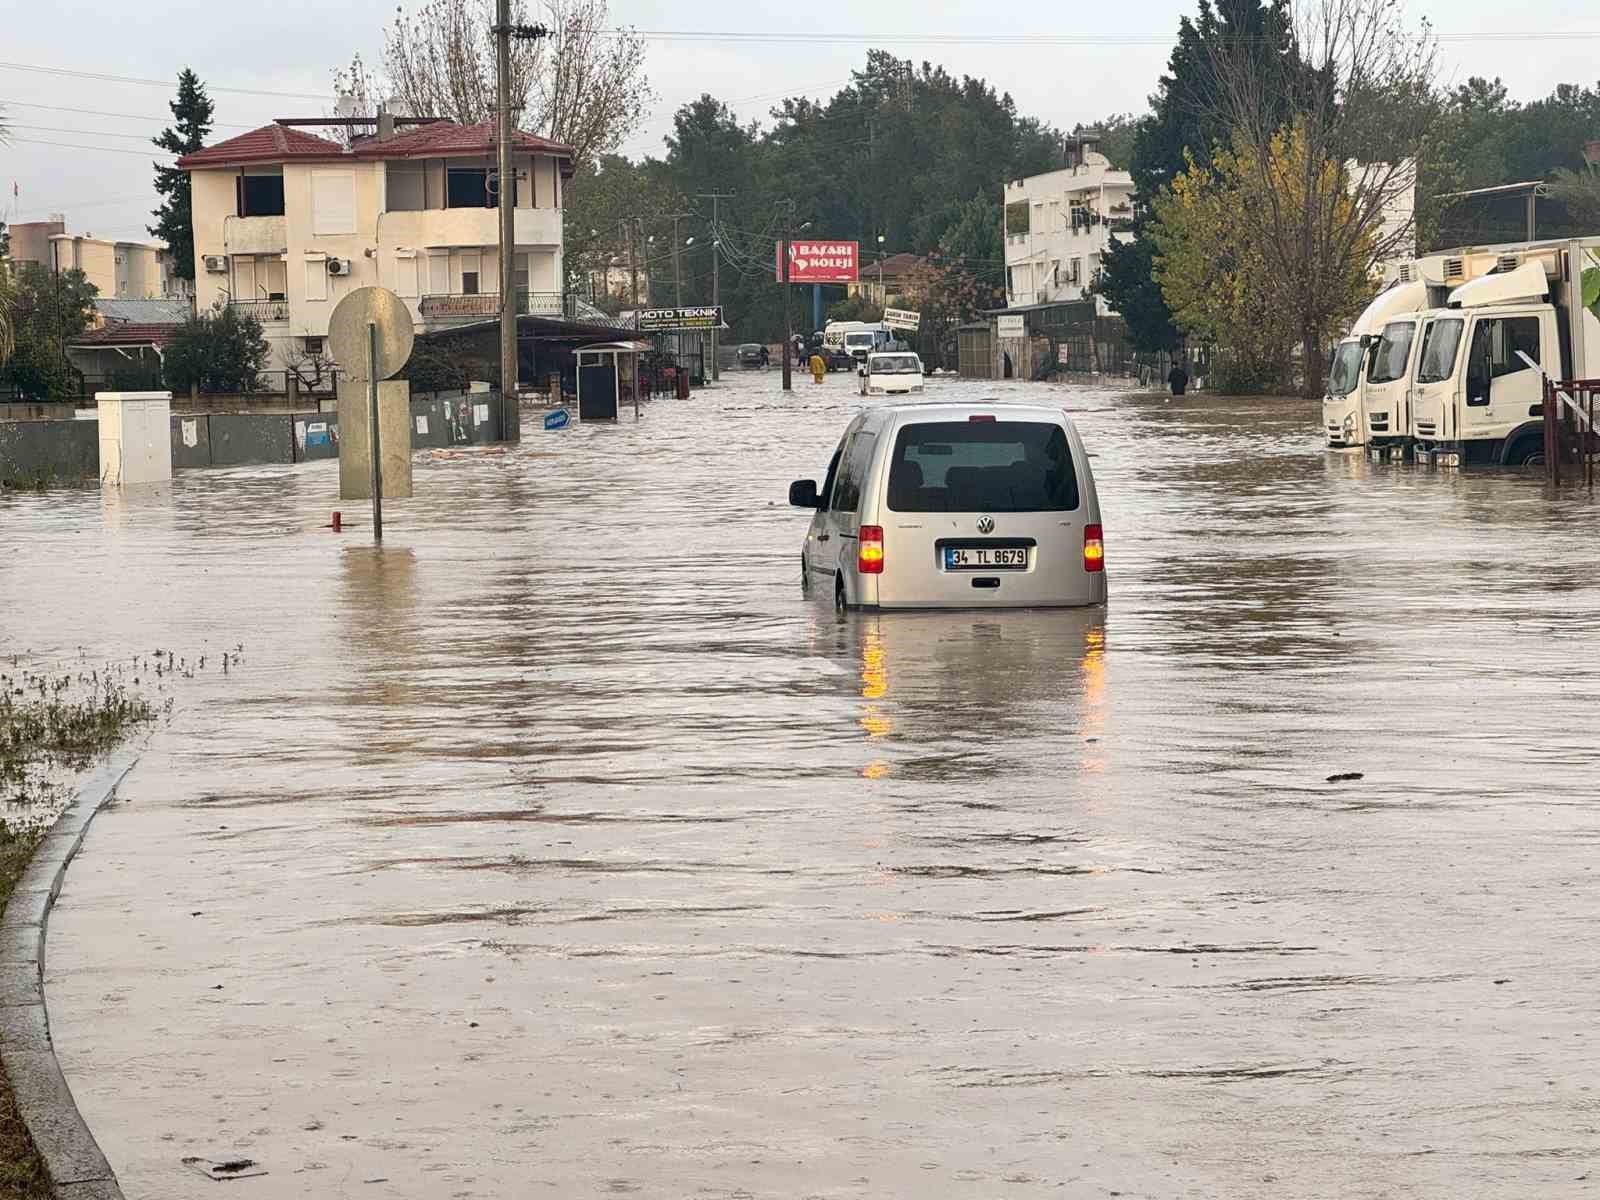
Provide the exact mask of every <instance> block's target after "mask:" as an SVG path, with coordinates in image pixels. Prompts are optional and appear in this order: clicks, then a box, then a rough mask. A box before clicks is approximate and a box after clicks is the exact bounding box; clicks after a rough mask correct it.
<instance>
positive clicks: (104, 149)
mask: <svg viewBox="0 0 1600 1200" xmlns="http://www.w3.org/2000/svg"><path fill="white" fill-rule="evenodd" d="M11 140H12V141H14V142H26V143H27V144H28V145H30V146H58V147H61V148H62V149H66V150H98V151H100V153H102V154H132V155H135V156H136V157H138V158H150V157H152V156H153V157H156V158H172V159H175V158H177V155H175V154H168V153H167V152H166V151H165V150H157V149H155V148H154V147H151V149H150V150H149V152H146V151H143V150H124V149H122V147H120V146H84V145H81V144H80V143H78V142H52V141H46V140H45V139H44V138H30V137H18V138H12V139H11Z"/></svg>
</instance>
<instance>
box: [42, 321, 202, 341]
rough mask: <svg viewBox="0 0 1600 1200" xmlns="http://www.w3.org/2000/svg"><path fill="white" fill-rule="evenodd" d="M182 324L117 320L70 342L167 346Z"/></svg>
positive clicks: (82, 334) (80, 335)
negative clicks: (155, 323) (148, 323)
mask: <svg viewBox="0 0 1600 1200" xmlns="http://www.w3.org/2000/svg"><path fill="white" fill-rule="evenodd" d="M180 328H181V326H178V325H147V324H140V323H138V322H134V321H115V322H111V323H109V324H107V325H104V326H102V327H101V328H99V329H90V330H88V331H86V332H84V333H81V334H79V335H78V336H77V337H75V338H73V339H71V341H70V342H69V343H68V344H69V345H73V346H165V345H166V344H167V343H168V342H170V341H171V340H172V339H173V336H174V335H175V334H176V333H177V332H178V330H179V329H180Z"/></svg>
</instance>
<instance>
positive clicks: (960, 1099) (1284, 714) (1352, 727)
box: [0, 371, 1600, 1200]
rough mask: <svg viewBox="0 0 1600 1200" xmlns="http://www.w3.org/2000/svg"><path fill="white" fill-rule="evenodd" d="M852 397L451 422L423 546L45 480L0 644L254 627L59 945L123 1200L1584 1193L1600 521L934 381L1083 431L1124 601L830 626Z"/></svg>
mask: <svg viewBox="0 0 1600 1200" xmlns="http://www.w3.org/2000/svg"><path fill="white" fill-rule="evenodd" d="M853 384H854V380H853V379H852V378H849V377H846V376H832V377H830V378H829V380H828V383H827V385H826V386H825V387H822V388H816V387H813V386H812V385H811V384H810V383H809V382H808V381H804V380H803V379H802V378H801V377H799V376H797V377H796V384H795V391H794V393H793V397H792V398H787V397H785V396H784V395H783V394H782V393H781V392H780V391H779V385H778V373H777V372H776V371H772V372H770V373H755V374H744V375H741V374H739V373H732V374H730V375H728V376H726V377H725V380H724V384H723V386H721V387H720V388H718V389H715V390H707V391H703V392H699V393H696V394H695V396H694V397H693V398H692V399H691V400H688V401H669V400H661V401H657V402H655V403H654V404H653V405H652V406H649V407H647V409H646V413H645V418H644V420H643V421H642V422H641V423H639V424H637V425H636V424H634V423H633V422H632V420H631V419H629V418H625V419H624V420H623V421H622V422H621V423H620V424H619V425H617V426H615V427H609V426H585V427H581V428H572V429H568V430H565V431H561V432H557V433H543V432H540V431H536V423H535V422H533V421H531V420H529V421H527V422H525V428H527V429H529V430H530V431H532V432H530V433H529V434H528V436H527V438H526V440H525V441H524V442H523V443H522V445H521V446H520V447H517V448H515V449H513V450H511V451H510V452H508V453H504V454H494V453H484V452H482V451H468V452H463V453H460V454H459V455H449V454H440V453H438V452H435V453H433V454H432V455H430V454H427V453H419V455H418V457H417V460H416V480H415V484H416V497H417V498H416V499H414V500H409V501H398V502H391V503H388V504H386V505H385V514H384V515H385V535H386V538H385V542H384V545H383V548H382V549H381V550H376V549H374V548H372V546H371V545H370V542H369V539H368V536H367V535H368V531H367V529H366V528H365V524H366V521H367V520H368V516H367V514H366V513H365V511H364V506H363V505H361V504H360V503H349V504H345V505H342V506H341V505H340V503H339V501H338V500H337V499H336V497H337V491H338V470H337V463H335V462H322V463H313V464H306V465H302V466H297V467H287V466H285V467H257V468H235V469H230V470H217V471H210V472H202V471H190V472H185V473H181V474H180V475H179V476H178V477H177V478H176V480H175V481H174V483H173V485H172V488H171V490H170V492H169V493H167V494H165V495H163V496H160V497H157V498H149V499H144V500H138V501H131V502H121V501H117V500H114V499H112V498H105V499H103V498H102V496H101V495H100V494H99V493H98V492H64V493H63V492H55V493H46V494H42V495H23V496H15V495H5V496H0V550H3V559H0V562H3V565H0V611H3V612H4V613H5V614H6V616H5V617H4V625H3V628H4V630H5V637H4V648H5V650H6V651H7V653H15V654H21V655H24V656H26V657H27V658H28V659H30V660H32V661H37V662H50V661H56V660H75V659H76V658H77V657H78V656H79V655H80V653H81V654H84V655H87V656H88V657H89V658H90V659H95V658H98V659H101V660H104V659H107V658H124V659H125V658H128V657H130V656H132V655H133V654H134V653H135V652H141V653H145V654H148V653H150V652H153V651H154V650H156V649H157V648H162V649H170V650H171V651H173V652H174V653H176V654H178V655H180V656H187V657H188V658H190V659H194V658H196V657H197V656H199V655H201V654H206V655H209V656H211V657H212V660H213V662H214V660H215V659H216V658H219V657H220V655H221V654H222V652H223V651H224V650H225V649H226V650H230V651H231V650H232V649H233V648H234V647H235V646H236V645H242V647H243V661H242V662H241V663H240V664H238V665H237V666H234V667H231V668H230V670H229V672H228V673H227V674H226V675H221V674H219V673H218V672H217V671H216V670H215V669H208V670H207V671H205V672H203V673H200V674H199V675H197V677H196V678H195V679H193V680H178V681H176V682H175V683H174V684H173V685H172V687H171V693H172V694H173V695H174V696H175V697H176V699H177V708H176V710H175V712H174V714H173V717H172V719H171V721H170V722H169V723H167V724H166V725H165V726H163V727H162V729H161V730H160V731H159V732H158V733H157V734H156V735H155V736H154V737H153V739H152V741H151V743H150V745H149V747H148V749H147V750H146V751H145V754H144V757H143V759H142V760H141V762H140V764H139V765H138V767H137V768H136V769H135V770H134V772H133V773H132V775H131V776H129V778H128V780H127V782H126V783H125V784H124V786H123V788H122V791H121V797H122V799H121V801H119V802H118V803H117V804H116V805H115V806H114V807H113V808H111V809H109V810H107V811H106V812H105V813H104V814H102V815H101V816H100V817H99V818H97V820H96V821H95V823H94V825H93V826H92V827H91V829H90V832H89V836H88V840H87V841H86V843H85V845H84V850H83V853H82V855H81V856H80V857H79V858H78V859H77V860H76V861H75V863H74V864H73V866H72V868H71V870H70V871H69V873H68V875H67V879H66V886H65V889H64V891H63V893H62V899H61V904H60V907H58V908H57V910H56V911H55V914H54V915H53V916H52V918H51V922H50V937H49V947H48V963H47V977H46V986H47V990H48V1002H49V1011H50V1021H51V1028H52V1032H53V1034H54V1038H55V1043H56V1049H57V1052H58V1054H59V1056H60V1059H61V1064H62V1069H63V1071H64V1072H65V1074H66V1077H67V1079H68V1081H69V1083H70V1084H71V1086H72V1089H73V1092H74V1094H75V1096H76V1098H77V1100H78V1103H79V1105H80V1107H81V1109H82V1111H83V1113H84V1116H85V1118H86V1120H87V1122H88V1124H89V1126H90V1128H91V1129H92V1130H93V1131H94V1132H95V1134H96V1136H97V1137H98V1139H99V1141H100V1143H101V1145H102V1147H103V1148H104V1150H105V1152H106V1155H107V1157H108V1158H109V1160H110V1162H111V1165H112V1166H113V1167H114V1168H115V1169H116V1171H117V1173H118V1175H119V1177H120V1179H121V1182H122V1186H123V1188H124V1190H125V1192H126V1194H127V1195H128V1197H129V1198H130V1200H188V1198H190V1197H210V1196H213V1195H215V1194H217V1189H218V1188H219V1186H220V1187H222V1188H223V1189H224V1190H226V1191H228V1192H229V1193H230V1195H231V1194H233V1193H235V1192H237V1194H238V1195H240V1196H245V1197H249V1198H250V1200H287V1198H289V1197H306V1196H315V1197H323V1196H345V1195H349V1196H362V1197H406V1198H416V1200H422V1198H429V1200H431V1198H434V1197H524V1196H551V1197H572V1196H604V1195H613V1194H638V1195H642V1196H649V1197H680V1196H681V1197H688V1196H696V1197H719V1198H723V1197H725V1198H733V1197H774V1198H777V1197H818V1198H824V1197H825V1198H829V1200H832V1198H835V1197H861V1198H867V1197H873V1198H880V1197H907V1198H910V1197H931V1196H938V1197H971V1198H974V1200H980V1198H988V1197H994V1196H1002V1195H1004V1196H1016V1197H1025V1198H1032V1197H1044V1196H1072V1197H1076V1196H1110V1195H1122V1196H1140V1197H1161V1198H1166V1197H1175V1196H1193V1197H1229V1198H1239V1197H1262V1198H1267V1197H1272V1198H1281V1197H1286V1196H1287V1197H1437V1196H1450V1197H1504V1196H1508V1195H1539V1196H1580V1195H1592V1194H1593V1192H1594V1189H1595V1188H1596V1186H1597V1184H1596V1180H1600V1163H1597V1162H1596V1158H1597V1156H1600V1093H1597V1092H1596V1091H1595V1090H1594V1089H1595V1088H1596V1087H1597V1086H1600V1085H1597V1084H1596V1083H1595V1079H1596V1077H1597V1075H1600V1047H1597V1044H1596V1038H1595V1032H1594V1020H1595V1016H1594V1010H1595V998H1594V996H1595V990H1594V984H1593V967H1594V964H1595V962H1596V958H1597V952H1600V933H1597V932H1596V931H1597V928H1600V922H1597V919H1596V918H1597V917H1600V887H1597V882H1600V881H1597V878H1596V873H1595V872H1596V863H1597V862H1600V854H1597V851H1600V801H1597V795H1600V759H1597V756H1596V751H1595V749H1594V729H1595V725H1596V720H1597V714H1600V707H1597V705H1600V655H1597V654H1596V650H1597V648H1600V636H1597V634H1596V626H1595V620H1596V618H1595V614H1596V612H1597V611H1600V576H1597V571H1596V562H1597V557H1600V553H1597V552H1600V542H1597V540H1596V537H1595V530H1596V528H1597V521H1600V504H1597V502H1596V501H1594V500H1593V499H1591V498H1590V497H1589V495H1588V494H1587V493H1585V492H1581V491H1577V490H1570V491H1566V492H1563V493H1562V494H1561V495H1559V496H1555V495H1553V494H1552V493H1550V492H1548V491H1547V489H1546V488H1545V486H1544V484H1543V482H1542V480H1541V479H1539V478H1533V477H1528V478H1523V477H1516V476H1507V475H1500V474H1466V475H1457V474H1454V473H1429V472H1426V471H1418V470H1414V469H1412V468H1410V467H1389V466H1369V465H1367V464H1365V463H1364V462H1363V461H1362V460H1361V459H1359V458H1357V457H1354V456H1350V455H1343V456H1341V455H1338V454H1333V455H1330V454H1327V453H1326V452H1324V451H1323V450H1322V449H1321V448H1320V445H1319V443H1318V441H1317V425H1318V415H1319V411H1320V409H1319V405H1318V404H1317V403H1316V402H1310V403H1308V402H1302V401H1282V400H1279V401H1260V400H1236V399H1228V398H1214V397H1206V396H1189V397H1186V398H1183V399H1180V400H1176V401H1172V402H1168V401H1167V400H1166V399H1165V398H1164V397H1161V396H1151V395H1147V394H1138V393H1135V392H1130V391H1125V390H1120V389H1113V388H1104V389H1093V388H1086V387H1076V388H1052V387H1047V386H1045V385H1024V384H1014V383H995V384H986V383H980V382H977V381H961V382H956V381H948V382H944V381H937V382H935V383H934V384H932V385H931V386H930V388H929V391H930V398H932V397H933V396H950V397H955V396H964V397H978V396H988V395H999V396H1009V397H1012V398H1017V399H1022V398H1027V399H1030V400H1034V399H1038V398H1041V397H1050V398H1056V399H1059V400H1060V401H1061V402H1062V403H1064V404H1065V405H1066V406H1067V407H1068V408H1069V409H1071V410H1072V411H1073V413H1074V419H1075V420H1076V421H1077V423H1078V426H1079V428H1080V430H1081V431H1082V434H1083V437H1084V440H1085V442H1086V443H1087V445H1088V448H1089V450H1090V452H1091V453H1092V454H1094V455H1096V456H1097V457H1096V458H1095V460H1094V461H1095V471H1096V476H1097V482H1098V487H1099V494H1100V500H1101V505H1102V507H1103V509H1104V514H1105V529H1106V543H1107V559H1108V578H1109V581H1110V594H1111V600H1110V603H1109V605H1108V606H1107V607H1106V608H1105V609H1103V610H1088V611H1063V612H993V613H987V614H985V613H944V614H903V615H887V614H886V615H883V616H876V615H871V614H860V613H852V614H849V615H845V616H842V617H841V616H836V615H835V613H834V612H833V610H832V606H831V603H830V602H829V600H828V598H827V597H819V598H809V599H808V598H807V597H806V596H804V595H803V594H802V592H801V589H800V569H799V552H800V546H801V540H802V538H803V535H804V530H805V526H806V520H807V516H806V514H805V513H803V512H801V511H800V510H797V509H792V508H790V507H789V506H788V505H787V504H786V503H785V502H784V500H785V496H786V491H787V485H788V483H789V481H790V480H791V479H796V478H803V477H817V478H821V476H822V475H823V473H824V471H825V468H826V466H827V461H828V456H829V455H830V453H831V452H832V449H833V447H834V445H835V443H836V442H837V439H838V437H839V434H840V432H841V431H842V430H843V428H844V425H845V423H846V422H847V420H848V419H849V417H850V415H851V414H852V413H854V412H855V411H856V409H857V405H858V404H859V403H862V401H861V398H860V397H858V396H857V395H856V392H855V388H854V386H853ZM336 507H342V508H343V509H344V512H345V517H346V519H347V522H348V521H355V522H359V524H360V526H361V527H360V528H357V529H354V530H348V529H347V531H346V532H345V533H343V534H334V533H332V532H331V531H328V530H325V529H322V528H320V527H321V526H322V525H324V524H325V523H326V522H327V521H328V514H329V512H330V511H331V510H332V509H334V508H336ZM1354 772H1359V773H1361V774H1362V776H1363V778H1360V779H1356V780H1347V781H1344V782H1338V783H1330V782H1327V778H1328V776H1330V775H1336V774H1345V773H1354ZM188 1156H198V1157H201V1158H206V1159H212V1160H222V1159H227V1158H237V1157H249V1158H253V1159H255V1160H256V1161H258V1162H259V1163H260V1164H261V1166H262V1167H264V1168H265V1169H266V1171H267V1174H266V1175H264V1176H260V1177H257V1178H252V1179H248V1180H241V1181H239V1182H237V1183H232V1184H226V1185H219V1184H217V1183H214V1182H211V1181H209V1180H206V1179H204V1178H202V1177H201V1176H200V1175H199V1174H196V1173H194V1172H193V1171H190V1170H188V1169H186V1168H185V1167H184V1166H183V1165H182V1159H183V1158H185V1157H188Z"/></svg>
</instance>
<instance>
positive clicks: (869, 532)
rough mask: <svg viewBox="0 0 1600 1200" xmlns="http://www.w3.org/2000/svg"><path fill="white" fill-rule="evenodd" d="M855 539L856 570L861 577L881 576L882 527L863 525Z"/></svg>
mask: <svg viewBox="0 0 1600 1200" xmlns="http://www.w3.org/2000/svg"><path fill="white" fill-rule="evenodd" d="M856 537H857V542H856V570H858V571H860V572H861V574H863V575H882V574H883V526H882V525H863V526H862V527H861V529H860V531H859V532H858V533H857V535H856Z"/></svg>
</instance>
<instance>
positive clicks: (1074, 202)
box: [1005, 133, 1133, 308]
mask: <svg viewBox="0 0 1600 1200" xmlns="http://www.w3.org/2000/svg"><path fill="white" fill-rule="evenodd" d="M1098 144H1099V139H1098V136H1097V135H1096V134H1094V133H1084V134H1079V135H1075V136H1074V137H1072V138H1071V139H1070V140H1069V141H1068V143H1067V163H1068V165H1067V166H1065V167H1063V168H1062V169H1061V170H1059V171H1050V172H1048V173H1047V174H1044V175H1031V176H1029V177H1028V178H1027V179H1019V180H1015V181H1013V182H1011V183H1008V184H1007V185H1006V190H1005V202H1006V203H1005V241H1006V306H1007V307H1008V308H1024V307H1028V306H1030V305H1037V304H1054V303H1058V302H1063V301H1069V300H1082V299H1083V298H1084V297H1085V295H1086V294H1087V290H1088V288H1089V285H1090V284H1092V283H1093V282H1094V277H1095V275H1096V273H1098V271H1099V270H1100V259H1101V256H1102V255H1104V253H1105V250H1106V247H1107V246H1108V245H1109V244H1110V242H1111V239H1112V237H1113V236H1118V235H1125V236H1131V231H1132V225H1133V178H1132V177H1131V176H1130V175H1129V174H1128V173H1127V172H1126V171H1119V170H1117V169H1116V168H1114V167H1113V166H1112V165H1111V163H1110V162H1109V161H1108V160H1107V159H1106V157H1105V155H1103V154H1101V153H1100V152H1099V150H1098V149H1097V146H1098ZM1102 307H1103V302H1102Z"/></svg>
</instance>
